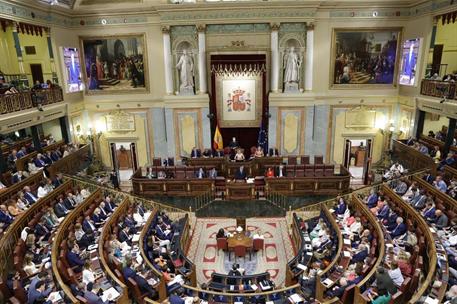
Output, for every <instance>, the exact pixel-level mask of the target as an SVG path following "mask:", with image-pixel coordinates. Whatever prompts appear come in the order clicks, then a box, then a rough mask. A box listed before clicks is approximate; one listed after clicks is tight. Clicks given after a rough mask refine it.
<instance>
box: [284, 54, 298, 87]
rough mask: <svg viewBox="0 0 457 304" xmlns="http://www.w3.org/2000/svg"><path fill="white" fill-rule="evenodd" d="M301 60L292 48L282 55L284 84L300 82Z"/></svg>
mask: <svg viewBox="0 0 457 304" xmlns="http://www.w3.org/2000/svg"><path fill="white" fill-rule="evenodd" d="M300 65H301V60H300V57H299V56H298V54H297V53H296V52H295V48H294V47H293V46H292V47H290V48H289V51H288V52H286V54H285V55H284V83H285V84H288V83H298V82H299V80H300Z"/></svg>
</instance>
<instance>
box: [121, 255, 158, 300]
mask: <svg viewBox="0 0 457 304" xmlns="http://www.w3.org/2000/svg"><path fill="white" fill-rule="evenodd" d="M138 267H139V265H136V264H135V263H134V262H133V259H132V258H130V257H127V258H126V259H125V267H124V268H123V269H122V274H123V276H124V279H125V281H128V280H129V278H131V279H132V280H134V281H135V282H136V283H137V285H138V288H139V289H140V291H141V293H146V294H147V295H148V297H149V298H151V299H154V300H155V299H157V297H158V294H157V292H156V291H155V289H154V288H152V286H150V285H149V283H148V281H147V280H146V279H145V278H144V277H143V276H142V275H139V274H138V272H137V271H138V270H137V268H138Z"/></svg>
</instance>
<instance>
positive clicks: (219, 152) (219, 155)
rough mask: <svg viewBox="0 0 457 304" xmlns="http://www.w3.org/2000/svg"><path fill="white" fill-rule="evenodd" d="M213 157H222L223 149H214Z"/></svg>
mask: <svg viewBox="0 0 457 304" xmlns="http://www.w3.org/2000/svg"><path fill="white" fill-rule="evenodd" d="M213 156H214V157H224V151H223V150H216V151H214V155H213Z"/></svg>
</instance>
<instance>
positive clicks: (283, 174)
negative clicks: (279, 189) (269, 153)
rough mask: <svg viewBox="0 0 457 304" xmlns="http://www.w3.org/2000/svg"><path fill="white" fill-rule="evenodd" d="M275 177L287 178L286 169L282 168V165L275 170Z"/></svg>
mask: <svg viewBox="0 0 457 304" xmlns="http://www.w3.org/2000/svg"><path fill="white" fill-rule="evenodd" d="M275 175H276V176H277V177H286V176H287V173H286V167H284V165H279V166H278V167H277V168H276V174H275Z"/></svg>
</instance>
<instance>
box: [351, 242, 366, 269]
mask: <svg viewBox="0 0 457 304" xmlns="http://www.w3.org/2000/svg"><path fill="white" fill-rule="evenodd" d="M367 256H368V249H367V247H366V246H365V245H364V244H360V245H359V247H358V248H357V251H356V252H355V254H354V255H353V256H352V259H351V264H354V263H357V262H363V261H364V260H365V258H366V257H367Z"/></svg>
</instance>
